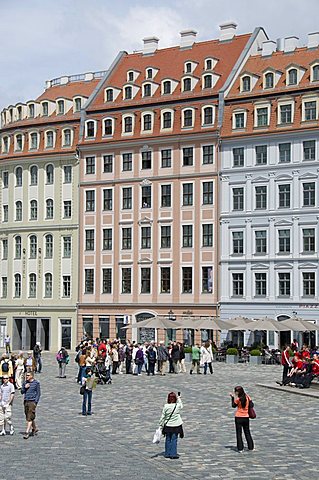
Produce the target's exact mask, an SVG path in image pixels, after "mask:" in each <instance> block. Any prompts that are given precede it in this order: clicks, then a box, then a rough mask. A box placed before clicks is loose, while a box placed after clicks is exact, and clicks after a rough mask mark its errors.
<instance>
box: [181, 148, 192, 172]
mask: <svg viewBox="0 0 319 480" xmlns="http://www.w3.org/2000/svg"><path fill="white" fill-rule="evenodd" d="M193 150H194V149H193V147H185V148H183V167H190V166H192V165H193V162H194V158H193V154H194V153H193Z"/></svg>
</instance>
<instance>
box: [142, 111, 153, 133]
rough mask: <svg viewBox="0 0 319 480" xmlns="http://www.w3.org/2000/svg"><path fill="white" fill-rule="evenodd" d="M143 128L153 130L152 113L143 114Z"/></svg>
mask: <svg viewBox="0 0 319 480" xmlns="http://www.w3.org/2000/svg"><path fill="white" fill-rule="evenodd" d="M143 130H152V115H151V114H150V113H146V114H145V115H144V116H143Z"/></svg>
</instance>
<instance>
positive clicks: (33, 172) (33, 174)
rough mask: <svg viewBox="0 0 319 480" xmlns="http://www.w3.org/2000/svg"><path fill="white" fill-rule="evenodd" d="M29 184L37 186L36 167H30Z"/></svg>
mask: <svg viewBox="0 0 319 480" xmlns="http://www.w3.org/2000/svg"><path fill="white" fill-rule="evenodd" d="M30 183H31V185H38V167H37V166H36V165H32V167H31V168H30Z"/></svg>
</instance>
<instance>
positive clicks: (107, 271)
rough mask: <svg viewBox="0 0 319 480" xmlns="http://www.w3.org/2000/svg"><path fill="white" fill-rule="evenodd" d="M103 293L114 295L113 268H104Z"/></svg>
mask: <svg viewBox="0 0 319 480" xmlns="http://www.w3.org/2000/svg"><path fill="white" fill-rule="evenodd" d="M102 289H103V290H102V293H112V268H103V286H102Z"/></svg>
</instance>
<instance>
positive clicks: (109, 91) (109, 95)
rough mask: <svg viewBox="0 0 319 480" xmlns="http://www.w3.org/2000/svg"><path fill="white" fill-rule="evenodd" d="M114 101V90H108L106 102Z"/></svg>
mask: <svg viewBox="0 0 319 480" xmlns="http://www.w3.org/2000/svg"><path fill="white" fill-rule="evenodd" d="M113 99H114V96H113V89H112V88H108V89H107V90H106V101H107V102H113Z"/></svg>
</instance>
